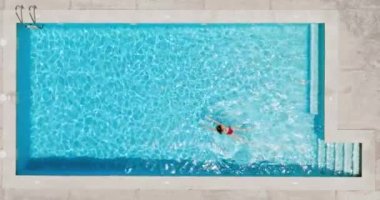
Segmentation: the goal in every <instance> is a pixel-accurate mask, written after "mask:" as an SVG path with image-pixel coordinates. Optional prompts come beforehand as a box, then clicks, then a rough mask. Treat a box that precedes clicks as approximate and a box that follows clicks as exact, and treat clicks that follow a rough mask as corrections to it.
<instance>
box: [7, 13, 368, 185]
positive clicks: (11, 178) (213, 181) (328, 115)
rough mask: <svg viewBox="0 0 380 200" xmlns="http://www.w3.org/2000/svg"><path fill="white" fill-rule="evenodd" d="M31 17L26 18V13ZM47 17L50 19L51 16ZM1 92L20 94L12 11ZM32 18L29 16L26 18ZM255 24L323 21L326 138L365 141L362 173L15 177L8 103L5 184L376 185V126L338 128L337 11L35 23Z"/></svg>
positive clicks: (83, 16) (75, 17) (55, 18)
mask: <svg viewBox="0 0 380 200" xmlns="http://www.w3.org/2000/svg"><path fill="white" fill-rule="evenodd" d="M27 17H28V16H27ZM47 19H49V20H47ZM3 20H4V23H3V31H4V38H5V39H6V40H7V41H8V44H7V45H6V46H5V47H4V50H3V62H4V63H3V64H4V67H3V72H4V73H3V74H4V75H3V90H4V92H16V49H17V48H16V23H17V18H16V16H15V14H14V11H4V12H3ZM26 21H27V22H28V20H26ZM111 21H112V22H115V23H116V22H120V23H142V22H150V23H158V22H161V23H163V22H166V23H173V22H193V23H216V22H230V23H238V22H251V23H273V22H274V23H325V30H326V35H325V41H326V42H325V46H326V47H325V48H326V49H325V54H326V57H325V62H326V63H325V139H326V141H329V142H361V143H362V176H361V177H348V178H347V177H144V176H137V177H131V176H125V177H124V176H122V177H112V176H91V177H89V176H16V175H15V171H16V163H15V160H16V104H15V102H5V103H4V111H3V112H4V113H3V114H4V120H3V126H2V127H3V141H4V150H5V152H7V157H6V158H5V159H3V162H2V163H3V187H5V188H11V187H18V188H36V187H38V188H41V187H46V188H56V187H65V188H100V187H101V188H128V189H289V190H293V189H297V190H298V189H305V190H307V189H309V190H310V189H311V188H313V189H319V190H325V189H326V190H327V189H329V190H330V189H342V190H359V189H374V188H375V139H374V132H373V131H372V130H339V129H338V123H337V122H338V111H337V109H338V107H337V105H338V86H339V79H338V77H339V56H338V42H339V34H338V33H339V32H338V31H339V30H338V29H339V23H338V22H339V15H338V12H337V11H335V10H323V11H321V10H312V11H310V10H298V11H295V10H292V11H290V10H267V11H259V10H254V11H242V10H67V11H66V10H38V11H37V22H41V23H47V22H53V23H64V22H83V23H94V22H98V23H107V22H108V23H109V22H111Z"/></svg>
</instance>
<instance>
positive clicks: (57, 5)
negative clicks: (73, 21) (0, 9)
mask: <svg viewBox="0 0 380 200" xmlns="http://www.w3.org/2000/svg"><path fill="white" fill-rule="evenodd" d="M4 1H5V9H9V10H12V11H13V10H14V8H15V6H16V5H21V4H22V5H24V8H25V10H24V14H25V16H24V17H29V16H27V15H28V14H27V11H28V7H29V6H30V5H36V6H37V9H41V10H60V9H63V10H64V9H69V7H70V1H71V0H4Z"/></svg>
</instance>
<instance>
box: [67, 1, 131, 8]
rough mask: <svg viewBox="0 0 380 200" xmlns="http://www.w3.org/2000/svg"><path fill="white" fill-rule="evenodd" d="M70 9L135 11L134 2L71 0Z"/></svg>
mask: <svg viewBox="0 0 380 200" xmlns="http://www.w3.org/2000/svg"><path fill="white" fill-rule="evenodd" d="M70 8H71V9H136V0H71V7H70Z"/></svg>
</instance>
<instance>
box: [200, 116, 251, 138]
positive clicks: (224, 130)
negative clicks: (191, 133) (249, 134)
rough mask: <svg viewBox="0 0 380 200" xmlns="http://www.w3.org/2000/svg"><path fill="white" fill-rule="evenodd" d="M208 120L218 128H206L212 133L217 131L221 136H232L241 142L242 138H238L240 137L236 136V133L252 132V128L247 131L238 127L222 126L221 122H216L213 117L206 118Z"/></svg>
mask: <svg viewBox="0 0 380 200" xmlns="http://www.w3.org/2000/svg"><path fill="white" fill-rule="evenodd" d="M206 119H208V120H210V121H212V122H213V123H215V124H216V126H215V128H209V127H205V128H207V129H208V130H210V131H216V132H218V133H219V134H220V135H222V134H226V135H228V136H231V137H232V138H234V139H239V140H241V138H240V137H238V136H236V135H235V134H234V133H235V131H250V130H252V129H251V128H248V129H245V128H236V127H231V126H226V125H224V124H222V123H220V122H218V121H216V120H214V119H212V118H211V117H208V116H206Z"/></svg>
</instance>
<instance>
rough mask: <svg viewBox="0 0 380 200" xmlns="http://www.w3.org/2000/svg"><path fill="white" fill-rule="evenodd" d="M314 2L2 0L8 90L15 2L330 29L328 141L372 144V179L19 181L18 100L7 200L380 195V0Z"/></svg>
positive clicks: (0, 140)
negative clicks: (316, 23) (303, 25)
mask: <svg viewBox="0 0 380 200" xmlns="http://www.w3.org/2000/svg"><path fill="white" fill-rule="evenodd" d="M305 2H306V1H302V0H262V1H259V0H253V1H252V0H251V1H248V0H237V1H225V0H219V1H218V0H188V1H183V0H136V1H135V0H133V1H130V0H127V1H115V0H113V1H107V2H103V1H99V0H92V1H90V0H71V1H63V0H58V1H55V2H54V3H52V2H49V1H47V0H29V1H28V0H24V1H21V0H18V1H10V0H9V1H5V2H2V1H1V0H0V8H1V7H3V8H4V10H2V15H0V27H1V29H0V30H1V31H0V36H1V37H0V38H1V40H0V90H1V92H5V93H10V94H13V93H15V91H16V90H15V84H16V79H15V75H16V73H15V69H16V59H15V58H16V29H15V24H16V22H17V18H16V16H15V14H14V5H15V4H20V3H23V4H24V6H29V5H31V4H36V5H37V6H38V7H39V8H40V9H38V10H37V21H38V22H88V23H91V22H132V23H139V22H201V23H212V22H303V23H304V22H306V23H313V22H319V23H325V25H326V38H325V39H326V73H325V75H326V88H325V90H326V94H325V102H326V108H325V113H326V120H325V121H326V122H325V132H326V139H327V140H328V141H337V142H361V143H362V144H363V155H362V156H363V157H362V177H359V178H357V177H355V178H326V177H322V178H301V177H295V178H272V177H260V178H258V177H252V178H251V177H245V178H234V177H228V178H227V177H225V178H223V177H221V178H215V177H111V176H108V177H74V176H70V177H59V176H54V177H48V176H38V177H37V176H15V173H14V172H15V133H16V132H15V108H16V107H15V106H16V104H15V102H14V101H7V102H4V103H1V105H0V127H1V129H0V132H1V134H0V148H1V149H2V152H6V154H7V155H6V157H5V158H2V159H0V162H1V163H0V164H1V165H0V169H1V170H2V173H1V175H2V176H1V178H2V181H1V183H0V184H1V186H2V190H0V200H2V199H380V191H377V189H380V174H379V173H380V155H379V154H380V135H379V134H380V133H379V130H380V1H377V0H372V1H371V0H361V1H360V2H359V1H358V2H356V1H353V0H348V1H343V0H310V1H307V3H305ZM77 9H88V10H77ZM115 9H117V10H115ZM255 9H256V10H255ZM310 9H311V10H310ZM312 9H316V10H312ZM25 11H27V9H26V10H25ZM0 12H1V11H0ZM24 18H25V19H29V17H28V15H27V12H24ZM27 21H29V20H27ZM376 138H377V139H376ZM169 190H170V191H169ZM353 190H355V191H353Z"/></svg>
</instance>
